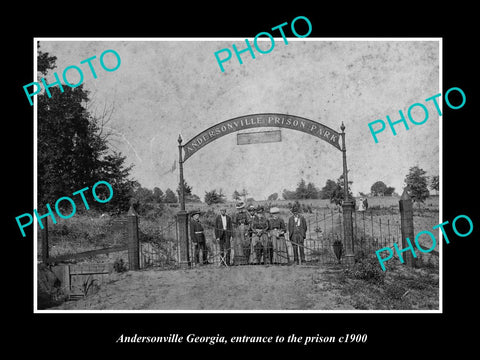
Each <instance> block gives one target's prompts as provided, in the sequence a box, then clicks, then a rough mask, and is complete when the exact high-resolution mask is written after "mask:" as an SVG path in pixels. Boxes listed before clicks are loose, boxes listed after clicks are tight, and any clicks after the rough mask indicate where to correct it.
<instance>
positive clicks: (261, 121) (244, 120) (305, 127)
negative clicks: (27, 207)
mask: <svg viewBox="0 0 480 360" xmlns="http://www.w3.org/2000/svg"><path fill="white" fill-rule="evenodd" d="M257 127H280V128H286V129H292V130H298V131H303V132H305V133H307V134H310V135H313V136H316V137H318V138H320V139H322V140H324V141H326V142H328V143H329V144H331V145H333V146H335V147H336V148H337V149H338V150H341V148H340V144H339V138H340V133H338V132H337V131H335V130H333V129H331V128H329V127H328V126H325V125H322V124H319V123H317V122H315V121H312V120H309V119H305V118H301V117H298V116H288V115H287V116H286V115H280V114H256V115H247V116H241V117H237V118H234V119H230V120H226V121H224V122H221V123H219V124H217V125H215V126H212V127H210V128H208V129H207V130H205V131H203V132H202V133H200V134H198V135H197V136H195V137H194V138H193V139H191V140H190V141H189V142H188V143H186V144H185V145H184V146H183V149H184V151H185V156H184V159H183V160H184V161H185V160H187V159H188V158H189V157H190V156H192V155H193V154H194V153H195V152H197V151H198V150H200V149H201V148H202V147H204V146H205V145H207V144H209V143H210V142H212V141H214V140H216V139H217V138H219V137H222V136H224V135H227V134H230V133H233V132H236V131H239V130H244V129H251V128H257Z"/></svg>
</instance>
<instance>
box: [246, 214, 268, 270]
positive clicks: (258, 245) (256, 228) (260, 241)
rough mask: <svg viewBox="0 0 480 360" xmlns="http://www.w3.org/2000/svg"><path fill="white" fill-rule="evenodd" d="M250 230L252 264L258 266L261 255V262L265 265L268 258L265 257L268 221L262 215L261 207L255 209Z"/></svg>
mask: <svg viewBox="0 0 480 360" xmlns="http://www.w3.org/2000/svg"><path fill="white" fill-rule="evenodd" d="M250 228H251V231H252V249H253V251H254V252H255V260H254V263H255V264H260V263H261V261H262V255H263V261H264V263H265V264H266V263H267V260H270V258H269V257H268V256H265V255H266V254H265V252H266V250H267V246H268V220H267V218H266V217H265V215H264V209H263V206H261V205H259V206H258V207H257V211H256V214H255V216H254V218H253V220H252V223H251V226H250Z"/></svg>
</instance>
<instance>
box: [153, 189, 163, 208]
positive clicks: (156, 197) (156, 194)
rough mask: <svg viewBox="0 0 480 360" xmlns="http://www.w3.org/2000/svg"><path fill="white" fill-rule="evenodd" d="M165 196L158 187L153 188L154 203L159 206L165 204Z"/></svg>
mask: <svg viewBox="0 0 480 360" xmlns="http://www.w3.org/2000/svg"><path fill="white" fill-rule="evenodd" d="M164 196H165V194H164V193H163V191H162V190H161V189H160V188H158V187H156V186H155V187H154V188H153V201H154V202H156V203H157V204H160V203H162V202H163V198H164Z"/></svg>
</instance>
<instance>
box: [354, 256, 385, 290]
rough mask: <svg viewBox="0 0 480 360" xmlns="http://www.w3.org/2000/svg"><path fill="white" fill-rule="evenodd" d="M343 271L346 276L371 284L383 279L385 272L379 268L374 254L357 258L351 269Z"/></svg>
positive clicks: (381, 282)
mask: <svg viewBox="0 0 480 360" xmlns="http://www.w3.org/2000/svg"><path fill="white" fill-rule="evenodd" d="M345 272H346V275H347V276H350V277H352V278H354V279H359V280H364V281H367V282H369V283H373V284H379V285H380V284H383V282H384V281H385V272H384V271H383V270H382V269H381V268H380V266H379V264H378V259H377V258H376V257H375V256H367V257H363V258H361V259H359V260H358V261H357V262H356V263H355V265H354V266H353V268H352V269H346V270H345Z"/></svg>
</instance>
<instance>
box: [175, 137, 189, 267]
mask: <svg viewBox="0 0 480 360" xmlns="http://www.w3.org/2000/svg"><path fill="white" fill-rule="evenodd" d="M177 141H178V170H179V173H180V181H179V189H180V193H179V194H178V195H179V202H180V211H179V212H178V213H177V226H178V247H179V250H180V251H179V257H180V258H179V259H178V263H179V265H180V266H181V267H189V266H190V265H191V264H190V256H189V253H188V212H186V211H185V181H184V179H183V156H182V141H183V140H182V136H181V135H178V140H177Z"/></svg>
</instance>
